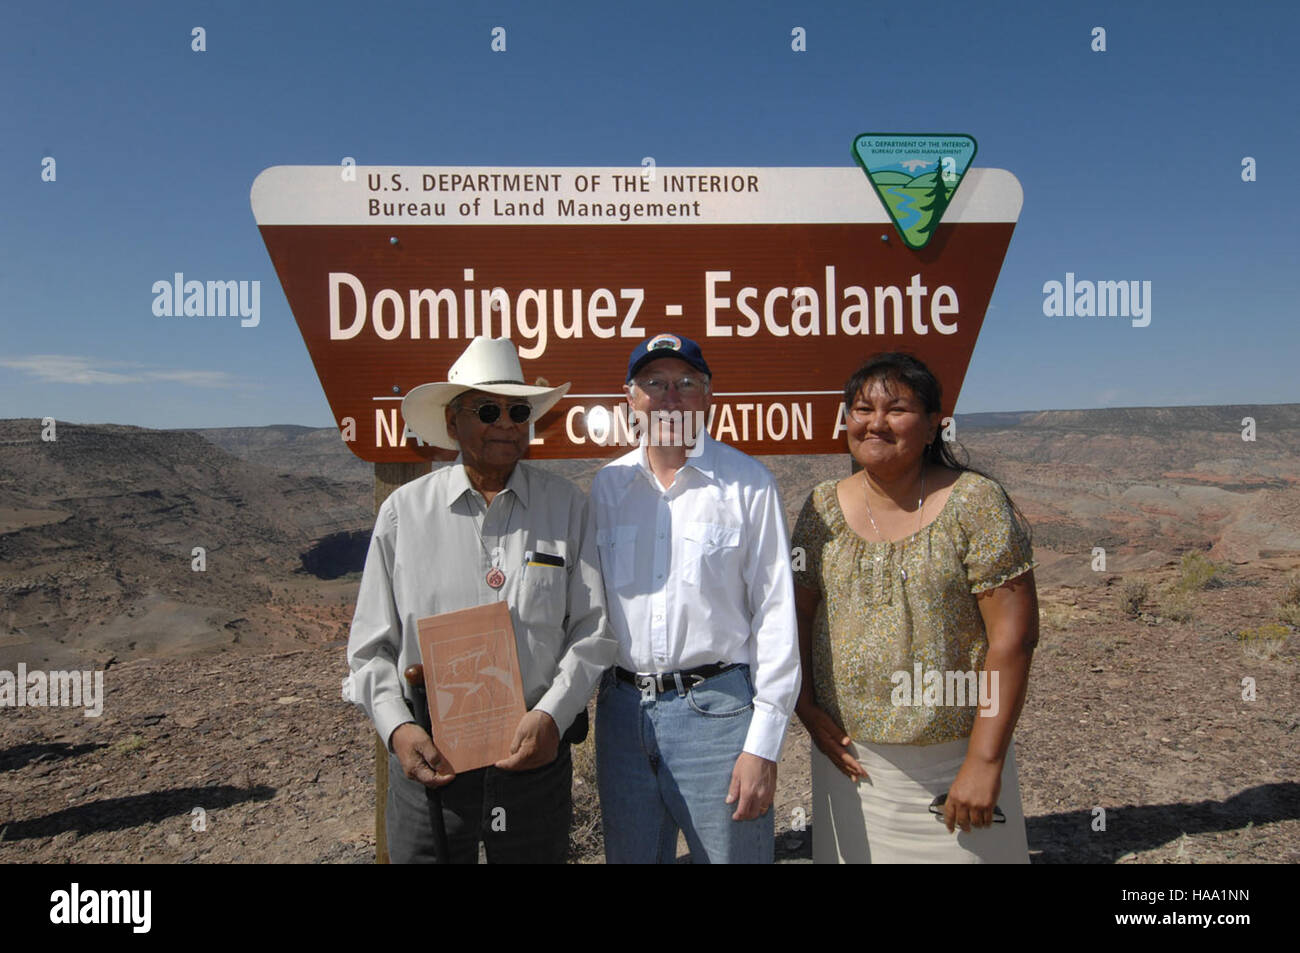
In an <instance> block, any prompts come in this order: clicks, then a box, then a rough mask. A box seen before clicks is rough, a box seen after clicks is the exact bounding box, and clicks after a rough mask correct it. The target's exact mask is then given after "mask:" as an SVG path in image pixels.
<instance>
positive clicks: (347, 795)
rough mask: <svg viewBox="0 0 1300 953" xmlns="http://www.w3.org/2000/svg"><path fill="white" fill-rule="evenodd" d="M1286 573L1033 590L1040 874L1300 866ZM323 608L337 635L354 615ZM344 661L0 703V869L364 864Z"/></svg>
mask: <svg viewBox="0 0 1300 953" xmlns="http://www.w3.org/2000/svg"><path fill="white" fill-rule="evenodd" d="M1297 569H1300V560H1295V559H1291V560H1285V559H1274V560H1259V561H1256V562H1255V563H1252V564H1251V565H1249V566H1236V567H1229V568H1225V569H1222V570H1221V571H1220V572H1219V573H1218V574H1217V575H1216V576H1215V578H1214V579H1212V580H1211V582H1210V584H1209V585H1208V586H1207V587H1206V588H1196V589H1193V590H1190V591H1185V590H1184V589H1179V588H1176V585H1177V584H1178V583H1179V582H1180V580H1181V581H1184V582H1185V576H1186V570H1185V569H1183V568H1180V566H1178V565H1166V566H1162V567H1158V568H1154V569H1149V570H1144V571H1141V572H1137V573H1129V574H1126V575H1125V576H1123V577H1120V576H1118V575H1110V576H1106V575H1105V574H1098V575H1097V578H1096V579H1095V580H1094V581H1093V583H1092V584H1091V585H1087V586H1080V587H1068V586H1053V587H1044V588H1043V589H1042V591H1041V593H1040V595H1041V602H1042V618H1043V627H1042V641H1041V644H1040V647H1039V649H1038V652H1037V654H1036V656H1035V660H1034V667H1033V673H1032V676H1031V683H1030V697H1029V702H1028V705H1027V707H1026V710H1025V712H1024V714H1023V716H1022V718H1021V723H1020V727H1019V728H1018V730H1017V733H1016V743H1017V750H1018V757H1019V762H1020V771H1021V773H1020V783H1021V788H1022V791H1023V795H1024V808H1025V815H1026V817H1027V819H1028V830H1029V845H1030V849H1031V856H1032V859H1033V861H1034V862H1036V863H1142V864H1150V863H1217V862H1229V863H1255V862H1271V863H1297V862H1300V780H1298V779H1300V770H1297V769H1298V768H1300V730H1298V729H1300V696H1298V693H1297V687H1298V686H1297V681H1298V680H1297V673H1298V672H1300V658H1298V656H1300V640H1298V639H1297V638H1296V637H1295V622H1296V616H1297V614H1298V612H1300V609H1297V607H1296V602H1297V600H1300V593H1297V587H1296V584H1295V578H1296V576H1295V573H1296V570H1297ZM1143 583H1144V584H1145V591H1143V590H1142V588H1141V584H1143ZM286 611H291V607H286ZM315 611H317V612H318V613H319V612H320V611H321V610H315ZM330 612H333V614H334V615H335V616H337V618H336V619H335V618H333V616H330V617H329V618H325V617H324V616H322V617H321V618H320V619H319V621H320V622H321V623H322V624H329V625H333V626H334V628H335V631H336V632H337V631H338V629H339V627H343V631H346V629H345V627H346V622H347V618H348V616H349V612H350V606H347V605H344V604H339V605H338V606H336V607H335V608H333V609H331V610H330ZM328 614H329V613H328V612H327V613H326V615H328ZM331 620H332V621H331ZM1288 620H1289V621H1288ZM335 637H337V636H335ZM344 671H345V664H344V660H343V648H342V646H341V644H340V643H338V642H334V643H331V644H328V645H324V644H308V643H304V644H303V646H302V647H301V648H300V649H295V650H293V651H287V652H285V651H280V652H276V653H274V654H262V655H258V654H251V653H250V654H232V653H226V654H221V655H212V656H206V657H202V658H191V659H141V660H136V661H130V662H124V663H120V664H113V665H111V666H110V667H109V669H108V671H107V672H106V673H105V693H106V697H105V701H104V711H103V715H102V716H101V717H99V718H87V717H85V716H84V714H83V712H82V711H81V710H70V709H64V708H8V709H4V710H3V711H0V861H2V862H8V863H15V862H19V863H22V862H41V863H141V862H163V863H191V862H193V863H231V862H255V863H369V862H371V861H372V860H373V858H374V846H375V845H374V822H373V799H374V780H373V778H374V761H373V752H374V744H373V737H374V736H373V732H372V730H371V728H370V726H369V724H368V722H367V721H366V720H365V719H364V716H363V715H362V714H361V713H360V710H359V709H356V708H354V707H353V706H352V705H350V704H348V703H346V702H344V701H343V700H342V698H341V695H340V683H341V680H342V677H343V674H344ZM1252 689H1253V692H1252ZM576 754H577V758H576V763H577V765H578V768H579V769H578V771H577V772H576V778H575V789H574V793H575V804H576V807H577V812H576V815H577V816H576V821H575V826H574V834H573V841H574V860H575V861H579V862H601V861H602V856H601V850H600V839H599V824H598V806H597V805H596V800H595V795H594V783H593V778H592V776H591V773H590V743H588V744H587V745H584V746H583V747H582V748H580V749H579V750H578V752H576ZM808 757H809V753H808V738H807V735H806V734H805V733H804V732H803V730H802V728H801V727H800V726H799V725H798V724H797V722H796V723H795V724H793V725H792V726H791V729H790V734H789V736H788V738H787V743H786V749H785V754H784V759H783V761H782V765H781V770H780V785H779V790H778V796H777V801H776V817H777V830H778V836H777V848H778V859H779V860H783V861H788V862H789V861H793V862H798V861H807V860H808V859H809V858H810V856H811V851H810V836H811V835H810V830H809V829H808V827H810V825H811V824H815V823H816V818H815V817H813V816H812V810H811V803H810V797H809V794H810V782H809V767H808ZM1099 809H1100V810H1101V811H1104V829H1101V823H1100V822H1101V820H1102V817H1103V815H1102V814H1101V813H1100V812H1099ZM800 811H802V813H803V814H804V815H806V817H807V822H808V823H807V825H806V826H805V829H804V830H803V831H798V830H793V829H792V828H793V827H797V826H799V825H798V818H799V816H800Z"/></svg>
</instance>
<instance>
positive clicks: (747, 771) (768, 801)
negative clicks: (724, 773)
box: [726, 751, 776, 821]
mask: <svg viewBox="0 0 1300 953" xmlns="http://www.w3.org/2000/svg"><path fill="white" fill-rule="evenodd" d="M774 794H776V762H775V761H768V760H767V759H766V758H760V757H759V756H758V755H756V754H750V753H749V752H748V751H742V752H741V753H740V757H739V758H737V759H736V766H735V767H734V768H732V769H731V789H730V790H729V791H728V792H727V802H726V803H728V804H736V802H737V801H739V802H740V803H739V804H736V813H735V814H732V815H731V819H732V820H733V821H752V820H753V819H754V818H756V817H758V816H759V815H760V814H766V813H767V811H768V809H769V808H770V807H771V806H772V796H773V795H774Z"/></svg>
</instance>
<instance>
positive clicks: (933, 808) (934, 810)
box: [930, 794, 1007, 824]
mask: <svg viewBox="0 0 1300 953" xmlns="http://www.w3.org/2000/svg"><path fill="white" fill-rule="evenodd" d="M947 803H948V795H947V794H940V795H939V796H938V797H937V798H935V799H934V800H933V801H931V802H930V813H931V814H933V815H934V816H935V817H943V806H944V805H945V804H947ZM1006 822H1007V816H1006V815H1005V814H1003V813H1002V808H1000V807H998V806H997V805H996V804H995V805H993V823H994V824H1005V823H1006Z"/></svg>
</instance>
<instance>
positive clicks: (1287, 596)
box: [1282, 572, 1300, 606]
mask: <svg viewBox="0 0 1300 953" xmlns="http://www.w3.org/2000/svg"><path fill="white" fill-rule="evenodd" d="M1282 605H1284V606H1300V573H1294V572H1293V573H1291V575H1289V576H1287V579H1286V588H1285V589H1283V590H1282Z"/></svg>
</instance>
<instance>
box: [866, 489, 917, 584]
mask: <svg viewBox="0 0 1300 953" xmlns="http://www.w3.org/2000/svg"><path fill="white" fill-rule="evenodd" d="M862 499H863V502H865V503H866V504H867V519H869V520H871V528H872V529H873V530H875V531H876V539H878V540H880V541H881V542H882V543H883V542H884V541H885V537H884V536H883V535H882V534H881V532H880V527H879V526H877V525H876V518H875V516H873V515H872V513H871V493H870V491H869V490H868V489H867V474H866V472H865V471H864V472H863V474H862ZM924 506H925V464H924V463H922V464H921V495H920V496H919V497H918V498H917V501H916V531H917V532H918V533H919V532H921V519H922V516H921V510H922V509H923V508H924ZM904 545H906V543H904ZM876 558H877V559H879V558H880V557H879V556H877V557H876ZM899 573H900V575H902V577H903V581H904V582H907V570H906V569H901V570H899Z"/></svg>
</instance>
